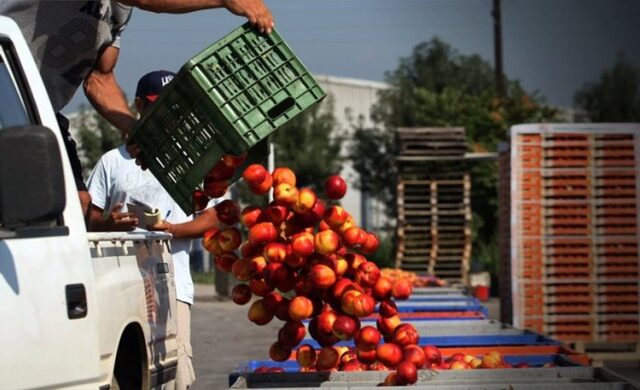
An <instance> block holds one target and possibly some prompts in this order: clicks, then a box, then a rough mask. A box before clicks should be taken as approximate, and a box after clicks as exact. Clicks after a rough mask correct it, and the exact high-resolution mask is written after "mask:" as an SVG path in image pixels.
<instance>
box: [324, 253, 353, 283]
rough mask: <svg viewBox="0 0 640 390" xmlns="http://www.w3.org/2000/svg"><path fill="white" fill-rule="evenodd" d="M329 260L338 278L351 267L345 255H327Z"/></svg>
mask: <svg viewBox="0 0 640 390" xmlns="http://www.w3.org/2000/svg"><path fill="white" fill-rule="evenodd" d="M327 262H328V263H329V264H331V269H332V270H333V272H334V273H335V274H336V277H337V278H340V277H342V275H344V274H345V272H347V270H348V269H349V263H347V260H345V258H344V257H343V256H340V255H337V254H333V255H330V256H328V257H327Z"/></svg>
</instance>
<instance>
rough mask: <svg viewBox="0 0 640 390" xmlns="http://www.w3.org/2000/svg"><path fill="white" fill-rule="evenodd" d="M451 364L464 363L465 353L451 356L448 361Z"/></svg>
mask: <svg viewBox="0 0 640 390" xmlns="http://www.w3.org/2000/svg"><path fill="white" fill-rule="evenodd" d="M447 360H448V361H450V362H461V361H464V354H463V353H454V354H453V355H451V356H449V358H448V359H447Z"/></svg>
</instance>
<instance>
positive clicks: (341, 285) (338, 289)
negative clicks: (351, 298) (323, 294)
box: [331, 278, 355, 300]
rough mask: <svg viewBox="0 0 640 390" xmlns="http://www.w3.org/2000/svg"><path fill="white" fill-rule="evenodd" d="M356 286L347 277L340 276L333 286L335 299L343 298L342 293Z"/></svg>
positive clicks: (332, 293) (332, 291)
mask: <svg viewBox="0 0 640 390" xmlns="http://www.w3.org/2000/svg"><path fill="white" fill-rule="evenodd" d="M354 289H355V286H354V284H353V281H351V280H350V279H347V278H339V279H338V280H336V283H335V284H334V285H333V287H331V296H332V297H333V299H335V300H341V299H342V295H343V294H344V293H345V292H347V291H348V290H354Z"/></svg>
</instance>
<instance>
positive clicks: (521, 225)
mask: <svg viewBox="0 0 640 390" xmlns="http://www.w3.org/2000/svg"><path fill="white" fill-rule="evenodd" d="M639 145H640V125H633V124H618V125H607V124H602V125H596V124H593V125H589V124H585V125H525V126H515V127H514V128H513V129H512V130H511V140H510V147H509V148H508V149H507V150H505V151H504V152H503V153H504V158H502V159H501V162H502V163H504V164H502V166H501V170H500V172H501V174H502V175H503V177H501V181H500V183H501V186H500V189H501V194H500V197H501V201H500V205H501V206H505V207H507V210H509V211H508V212H507V214H505V210H504V209H503V210H501V216H502V218H501V229H502V233H503V234H502V235H501V238H502V239H503V240H504V241H503V243H502V245H501V248H502V250H503V253H502V256H501V257H502V261H501V264H502V265H503V269H504V271H503V272H501V275H503V282H502V283H501V284H502V289H501V293H502V294H501V297H502V300H503V302H502V307H503V310H504V312H505V315H506V316H509V315H510V317H511V318H506V317H505V316H503V320H511V321H510V322H513V324H514V325H516V326H519V327H524V328H528V329H532V330H535V331H538V332H542V333H545V334H548V335H551V336H553V337H556V338H558V339H560V340H563V341H567V342H574V343H582V344H585V343H594V344H595V343H602V342H605V343H628V342H631V343H636V347H635V348H637V343H638V341H640V324H639V319H640V314H639V312H640V307H639V299H638V297H639V293H640V290H639V288H638V279H639V275H640V274H639V259H640V257H639V253H638V243H639V241H640V234H639V230H638V226H639V222H640V220H639V216H638V205H639V195H638V185H639V184H640V175H639V173H640V171H639V169H638V162H639V161H640V160H639V156H640V155H639V154H638V153H640V147H639ZM507 163H508V167H507V166H505V164H507ZM505 175H508V176H507V177H505ZM507 182H508V183H510V185H507ZM507 270H508V271H509V272H505V271H507ZM505 276H506V277H505Z"/></svg>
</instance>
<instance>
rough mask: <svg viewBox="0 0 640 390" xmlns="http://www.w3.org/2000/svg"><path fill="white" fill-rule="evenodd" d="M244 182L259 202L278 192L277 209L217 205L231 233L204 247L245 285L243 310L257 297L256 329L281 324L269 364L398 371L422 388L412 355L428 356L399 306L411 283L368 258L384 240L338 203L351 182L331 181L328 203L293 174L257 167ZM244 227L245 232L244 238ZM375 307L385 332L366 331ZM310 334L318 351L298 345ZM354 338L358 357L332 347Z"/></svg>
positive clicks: (208, 239) (398, 376) (251, 313)
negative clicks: (385, 271)
mask: <svg viewBox="0 0 640 390" xmlns="http://www.w3.org/2000/svg"><path fill="white" fill-rule="evenodd" d="M226 176H229V173H227V174H226ZM220 177H225V175H222V176H220V175H218V176H217V179H219V178H220ZM242 177H243V179H244V181H245V182H246V183H247V184H248V186H249V188H250V190H251V191H252V192H253V193H255V194H259V195H266V194H268V193H269V191H271V190H273V201H272V202H271V203H269V204H268V205H267V206H266V207H257V206H247V207H245V208H244V209H242V210H240V208H239V207H238V205H237V204H236V203H235V202H233V201H231V200H225V201H223V202H222V203H220V204H218V205H217V206H216V207H215V209H216V211H217V215H218V219H219V220H220V221H221V222H222V223H224V224H225V225H226V226H225V227H221V228H220V229H213V230H211V231H209V232H207V233H206V234H205V236H204V238H203V246H204V247H205V248H206V249H207V250H208V251H209V252H211V253H213V254H214V256H215V257H214V263H215V266H216V268H217V269H218V270H220V271H223V272H230V273H232V274H233V276H234V277H235V278H236V279H237V280H239V281H240V282H242V283H240V284H238V285H236V286H235V287H234V289H233V291H232V299H233V301H234V302H235V303H237V304H240V305H244V304H248V303H249V302H250V301H251V299H252V297H253V296H254V295H255V296H256V297H257V298H258V299H255V300H254V301H253V302H252V303H251V305H250V307H249V310H248V318H249V320H250V321H252V322H253V323H255V324H257V325H265V324H267V323H269V322H270V321H272V320H273V319H274V318H277V319H278V320H280V321H283V325H282V327H281V328H280V330H279V332H278V336H277V341H276V342H274V343H273V345H271V348H270V350H269V355H270V357H271V359H273V360H274V361H278V362H282V361H286V360H288V359H293V358H295V359H296V360H297V361H298V363H299V365H300V367H301V371H316V370H318V371H320V370H323V371H328V370H373V369H382V368H384V369H385V370H387V369H396V372H394V373H391V374H390V377H391V378H393V379H392V380H391V379H389V381H391V382H393V383H397V384H412V383H415V382H416V380H417V369H418V368H421V366H416V365H415V364H414V363H413V361H412V360H411V356H412V354H414V353H415V352H411V351H413V350H416V351H417V350H419V351H421V352H422V349H421V348H420V347H418V346H417V343H418V338H419V335H418V332H417V331H416V329H415V328H414V327H413V326H412V325H411V324H401V321H400V317H399V316H398V315H397V309H396V305H395V303H394V301H393V300H392V298H393V299H396V300H402V299H407V298H409V296H410V295H411V292H412V285H411V283H410V282H409V280H408V279H404V278H400V279H397V280H395V281H392V280H390V279H388V278H386V277H381V273H380V269H379V268H378V267H377V266H376V264H374V263H373V262H370V261H368V260H367V259H366V257H365V256H366V255H368V254H371V253H374V252H375V251H376V250H377V248H378V245H379V240H378V237H377V236H376V235H375V234H373V233H370V232H367V231H365V230H363V229H362V228H360V227H358V226H357V224H356V223H355V221H354V219H353V218H352V217H351V215H350V214H349V213H348V212H347V211H346V210H345V209H344V208H342V207H341V206H340V205H339V204H338V203H337V202H336V201H337V200H339V199H341V198H342V197H343V196H344V194H345V193H346V190H347V185H346V183H345V181H344V180H343V179H342V178H341V177H339V176H331V177H329V178H328V179H327V180H326V181H325V186H324V195H325V196H326V200H322V199H320V198H319V197H318V195H317V194H316V193H315V191H313V190H312V189H310V188H298V187H297V185H296V176H295V173H294V172H293V171H292V170H291V169H288V168H284V167H281V168H277V169H275V170H274V171H273V172H271V173H270V172H269V171H267V169H265V168H264V167H263V166H262V165H259V164H252V165H250V166H248V167H247V168H246V169H245V170H244V172H243V173H242ZM218 182H219V180H214V179H211V180H210V183H218ZM206 183H207V181H206V180H205V188H204V191H205V193H206V195H207V196H213V195H219V193H215V194H213V193H212V191H208V187H207V185H206ZM211 185H212V184H211ZM223 187H224V186H223ZM216 188H217V187H216ZM237 223H241V224H242V225H243V226H244V228H245V230H246V231H247V234H246V237H245V238H244V239H243V234H242V233H241V230H240V229H239V228H238V227H237V226H236V224H237ZM238 249H239V255H238V254H237V253H236V252H237V251H238ZM377 304H379V305H380V306H379V315H378V318H377V327H373V326H365V327H361V325H360V318H363V317H369V316H372V315H374V312H375V309H376V305H377ZM303 321H308V327H305V325H304V323H303ZM307 328H308V332H309V335H310V336H311V337H312V338H313V339H315V340H316V341H317V343H318V344H319V345H320V346H321V348H319V350H316V349H315V348H313V347H312V346H311V345H309V344H305V345H302V346H299V344H300V343H301V342H302V341H303V339H304V338H305V336H306V334H307ZM352 339H353V340H354V341H355V345H356V348H355V349H353V350H349V351H347V348H346V347H344V348H339V347H334V345H335V344H336V343H337V342H339V341H341V340H352ZM383 339H384V340H385V341H386V343H384V344H383V343H381V342H382V340H383ZM391 382H389V383H391Z"/></svg>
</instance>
